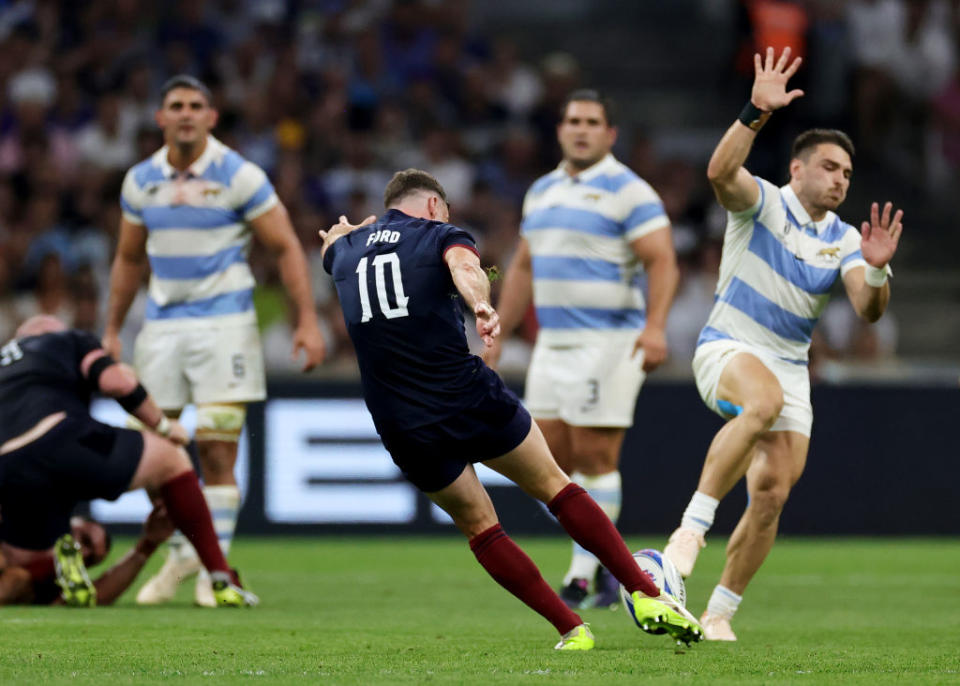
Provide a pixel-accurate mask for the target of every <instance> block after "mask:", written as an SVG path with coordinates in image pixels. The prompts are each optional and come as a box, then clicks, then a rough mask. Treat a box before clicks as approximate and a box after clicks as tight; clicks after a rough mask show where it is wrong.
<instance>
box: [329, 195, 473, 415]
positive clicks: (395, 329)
mask: <svg viewBox="0 0 960 686" xmlns="http://www.w3.org/2000/svg"><path fill="white" fill-rule="evenodd" d="M453 246H463V247H466V248H469V249H471V250H473V251H474V252H476V249H477V248H476V243H475V242H474V240H473V238H472V237H471V236H470V234H468V233H467V232H466V231H464V230H463V229H459V228H457V227H456V226H453V225H451V224H445V223H443V222H437V221H431V220H429V219H416V218H414V217H410V216H407V215H406V214H404V213H403V212H400V211H399V210H387V212H386V213H385V214H384V215H383V216H382V217H380V219H379V220H378V221H377V222H375V223H373V224H371V225H370V226H366V227H364V228H362V229H357V230H356V231H353V232H352V233H349V234H347V235H346V236H343V237H342V238H340V239H339V240H337V241H336V242H335V243H334V244H333V245H332V246H331V247H330V248H328V249H327V253H326V255H325V256H324V260H323V266H324V269H326V270H327V272H329V273H330V274H332V275H333V278H334V282H335V284H336V288H337V294H338V295H339V296H340V305H341V307H342V308H343V316H344V319H345V320H346V323H347V330H348V331H349V333H350V338H351V340H353V345H354V348H356V351H357V362H358V364H359V366H360V376H361V381H362V383H363V391H364V397H365V399H366V402H367V407H368V408H369V410H370V414H371V415H373V421H374V424H375V425H376V427H377V430H378V431H380V432H383V431H384V430H388V431H390V430H398V429H412V428H415V427H418V426H424V425H427V424H433V423H435V422H438V421H442V420H444V419H446V418H448V417H452V416H454V415H455V414H457V413H458V412H460V411H461V410H463V409H465V408H467V407H470V406H472V405H474V404H476V402H477V401H478V400H479V399H480V398H481V397H482V396H483V395H484V394H485V393H486V392H487V391H488V390H489V389H488V388H487V387H488V385H489V384H488V383H487V382H486V380H485V379H486V375H485V374H484V373H483V372H484V371H485V366H484V364H483V362H482V361H481V360H480V358H479V357H477V356H476V355H471V354H470V351H469V349H468V347H467V337H466V334H465V332H464V328H463V327H464V318H463V309H462V308H463V304H462V303H463V301H462V298H461V297H460V295H459V293H458V292H457V289H456V286H454V283H453V279H452V277H451V276H450V269H449V267H448V266H447V264H446V262H444V253H446V251H447V250H448V249H450V248H451V247H453Z"/></svg>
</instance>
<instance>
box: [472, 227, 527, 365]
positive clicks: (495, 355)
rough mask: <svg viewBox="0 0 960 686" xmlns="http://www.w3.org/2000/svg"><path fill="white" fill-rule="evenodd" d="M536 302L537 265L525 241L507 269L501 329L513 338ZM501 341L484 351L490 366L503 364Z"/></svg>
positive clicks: (501, 305)
mask: <svg viewBox="0 0 960 686" xmlns="http://www.w3.org/2000/svg"><path fill="white" fill-rule="evenodd" d="M532 299H533V266H532V261H531V259H530V244H529V243H527V240H526V239H525V238H521V239H520V242H519V243H518V244H517V251H516V253H515V254H514V256H513V260H511V262H510V266H509V267H508V268H507V273H506V276H504V279H503V285H502V286H501V288H500V301H499V302H498V303H497V310H498V312H499V313H500V329H501V331H502V332H503V335H504V336H509V335H510V334H511V333H513V332H514V330H516V328H517V327H518V326H520V322H521V321H522V320H523V315H524V313H525V312H526V311H527V308H528V307H530V301H531V300H532ZM500 350H501V342H500V339H499V338H498V339H496V340H494V342H493V344H492V345H489V346H487V348H485V349H484V351H483V361H484V362H486V363H487V364H488V365H489V366H490V367H496V366H497V362H499V361H500Z"/></svg>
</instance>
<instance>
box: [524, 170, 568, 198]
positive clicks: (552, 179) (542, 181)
mask: <svg viewBox="0 0 960 686" xmlns="http://www.w3.org/2000/svg"><path fill="white" fill-rule="evenodd" d="M561 181H563V172H553V173H551V174H547V175H546V176H541V177H540V178H539V179H537V180H536V181H534V182H533V185H532V186H530V191H529V192H530V193H531V194H534V195H535V194H537V193H543V192H544V191H545V190H547V189H548V188H550V186H553V185H554V184H557V183H560V182H561Z"/></svg>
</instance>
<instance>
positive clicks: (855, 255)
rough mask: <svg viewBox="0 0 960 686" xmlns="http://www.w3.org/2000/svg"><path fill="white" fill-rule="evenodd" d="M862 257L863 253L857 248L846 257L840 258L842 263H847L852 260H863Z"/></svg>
mask: <svg viewBox="0 0 960 686" xmlns="http://www.w3.org/2000/svg"><path fill="white" fill-rule="evenodd" d="M862 259H863V253H862V252H860V251H859V250H857V251H856V252H852V253H850V254H849V255H847V256H846V257H844V258H843V259H842V260H840V264H846V263H847V262H849V261H850V260H862Z"/></svg>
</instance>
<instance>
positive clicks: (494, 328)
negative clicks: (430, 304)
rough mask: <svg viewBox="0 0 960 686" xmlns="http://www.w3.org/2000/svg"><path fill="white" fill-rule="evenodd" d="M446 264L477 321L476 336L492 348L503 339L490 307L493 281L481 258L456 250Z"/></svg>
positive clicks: (454, 247)
mask: <svg viewBox="0 0 960 686" xmlns="http://www.w3.org/2000/svg"><path fill="white" fill-rule="evenodd" d="M444 260H445V261H446V263H447V266H448V267H449V268H450V276H451V277H453V283H454V285H455V286H456V287H457V290H458V291H460V295H462V296H463V299H464V300H465V301H466V302H467V305H468V306H469V307H470V309H471V310H473V314H474V316H476V318H477V334H479V336H480V338H481V339H483V342H484V344H485V345H486V346H487V347H489V346H491V345H493V341H494V340H495V339H496V338H497V336H499V335H500V317H499V315H498V314H497V312H496V310H494V309H493V306H492V305H491V304H490V279H488V278H487V273H486V272H485V271H483V267H481V266H480V258H479V257H477V254H476V253H475V252H473V251H472V250H470V249H469V248H461V247H458V246H453V247H452V248H450V249H449V250H447V252H446V255H444Z"/></svg>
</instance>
